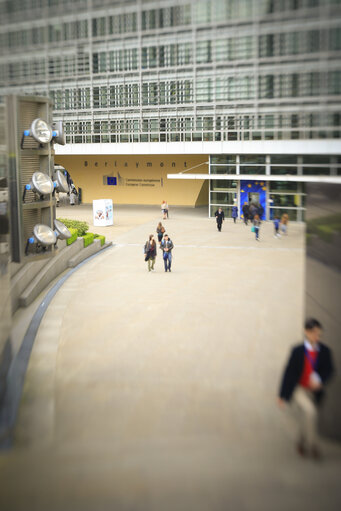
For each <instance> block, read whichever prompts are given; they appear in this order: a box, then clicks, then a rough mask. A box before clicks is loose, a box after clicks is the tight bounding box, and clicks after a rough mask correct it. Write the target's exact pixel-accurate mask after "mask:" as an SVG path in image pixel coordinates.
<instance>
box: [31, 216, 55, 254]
mask: <svg viewBox="0 0 341 511" xmlns="http://www.w3.org/2000/svg"><path fill="white" fill-rule="evenodd" d="M56 242H57V236H56V233H55V232H54V231H53V230H52V229H51V227H49V226H48V225H43V224H36V225H35V226H34V227H33V236H31V237H30V238H28V240H27V243H26V249H25V254H26V255H27V254H28V247H29V245H33V244H34V243H36V245H37V249H38V248H39V247H42V248H43V250H46V248H47V247H50V246H51V245H54V244H55V243H56Z"/></svg>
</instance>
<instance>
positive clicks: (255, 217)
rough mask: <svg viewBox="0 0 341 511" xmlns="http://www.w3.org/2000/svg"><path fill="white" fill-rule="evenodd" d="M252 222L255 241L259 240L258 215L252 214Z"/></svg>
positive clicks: (259, 223) (259, 222)
mask: <svg viewBox="0 0 341 511" xmlns="http://www.w3.org/2000/svg"><path fill="white" fill-rule="evenodd" d="M252 223H253V231H254V233H255V235H256V241H259V229H260V225H261V223H262V222H261V221H260V218H259V215H255V216H254V219H253V221H252Z"/></svg>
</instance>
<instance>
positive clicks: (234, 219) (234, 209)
mask: <svg viewBox="0 0 341 511" xmlns="http://www.w3.org/2000/svg"><path fill="white" fill-rule="evenodd" d="M232 218H233V221H234V223H236V219H237V218H238V207H237V206H232Z"/></svg>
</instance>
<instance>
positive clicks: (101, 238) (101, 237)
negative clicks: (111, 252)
mask: <svg viewBox="0 0 341 511" xmlns="http://www.w3.org/2000/svg"><path fill="white" fill-rule="evenodd" d="M94 237H95V239H98V240H100V241H101V247H103V245H104V243H105V236H103V235H102V234H94Z"/></svg>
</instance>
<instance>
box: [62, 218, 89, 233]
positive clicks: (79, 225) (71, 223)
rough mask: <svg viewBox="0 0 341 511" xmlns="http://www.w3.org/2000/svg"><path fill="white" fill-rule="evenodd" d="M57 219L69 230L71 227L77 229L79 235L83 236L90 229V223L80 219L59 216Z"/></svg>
mask: <svg viewBox="0 0 341 511" xmlns="http://www.w3.org/2000/svg"><path fill="white" fill-rule="evenodd" d="M57 220H59V221H60V222H62V223H63V224H64V225H65V226H66V227H67V228H68V229H69V230H70V228H71V229H77V231H78V236H83V235H84V234H85V233H86V232H87V230H88V229H89V224H87V223H86V222H81V221H80V220H70V219H69V218H57Z"/></svg>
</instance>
